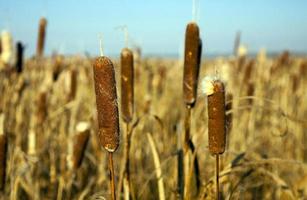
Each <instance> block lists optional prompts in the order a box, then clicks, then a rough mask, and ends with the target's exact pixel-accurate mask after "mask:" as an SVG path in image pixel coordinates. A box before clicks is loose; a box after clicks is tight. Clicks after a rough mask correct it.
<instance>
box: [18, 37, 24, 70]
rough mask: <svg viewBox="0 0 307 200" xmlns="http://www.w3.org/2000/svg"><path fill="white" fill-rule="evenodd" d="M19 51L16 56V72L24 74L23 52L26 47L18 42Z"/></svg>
mask: <svg viewBox="0 0 307 200" xmlns="http://www.w3.org/2000/svg"><path fill="white" fill-rule="evenodd" d="M16 47H17V48H16V49H17V55H16V71H17V72H18V73H21V72H22V67H23V50H24V46H23V44H22V43H21V42H17V45H16Z"/></svg>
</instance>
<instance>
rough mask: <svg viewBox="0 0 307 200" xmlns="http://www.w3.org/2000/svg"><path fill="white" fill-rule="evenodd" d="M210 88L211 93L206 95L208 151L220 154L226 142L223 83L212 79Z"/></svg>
mask: <svg viewBox="0 0 307 200" xmlns="http://www.w3.org/2000/svg"><path fill="white" fill-rule="evenodd" d="M212 88H213V90H212V91H213V92H212V94H209V95H208V131H209V134H208V135H209V151H210V152H211V153H213V154H222V153H224V151H225V144H226V123H225V119H226V118H225V91H224V84H223V83H222V82H221V81H219V80H214V81H213V82H212Z"/></svg>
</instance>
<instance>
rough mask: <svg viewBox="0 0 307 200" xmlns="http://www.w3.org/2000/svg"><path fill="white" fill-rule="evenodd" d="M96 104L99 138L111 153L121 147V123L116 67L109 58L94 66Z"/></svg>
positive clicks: (96, 62)
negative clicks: (119, 118) (119, 119)
mask: <svg viewBox="0 0 307 200" xmlns="http://www.w3.org/2000/svg"><path fill="white" fill-rule="evenodd" d="M93 71H94V82H95V93H96V104H97V113H98V128H99V130H98V137H99V141H100V144H101V145H102V146H103V147H104V148H105V149H106V150H107V151H109V152H114V151H116V149H117V147H118V145H119V121H118V106H117V94H116V82H115V72H114V66H113V63H112V62H111V60H110V59H109V58H107V57H104V56H102V57H99V58H97V59H96V61H95V63H94V65H93Z"/></svg>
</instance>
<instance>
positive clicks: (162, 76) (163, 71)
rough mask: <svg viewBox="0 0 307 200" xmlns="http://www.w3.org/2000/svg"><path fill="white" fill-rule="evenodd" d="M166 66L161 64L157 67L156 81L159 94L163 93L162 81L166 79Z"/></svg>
mask: <svg viewBox="0 0 307 200" xmlns="http://www.w3.org/2000/svg"><path fill="white" fill-rule="evenodd" d="M166 72H167V71H166V67H165V66H164V65H161V66H160V67H159V69H158V74H159V79H158V83H157V90H158V95H159V96H161V95H162V93H163V87H164V82H165V79H166Z"/></svg>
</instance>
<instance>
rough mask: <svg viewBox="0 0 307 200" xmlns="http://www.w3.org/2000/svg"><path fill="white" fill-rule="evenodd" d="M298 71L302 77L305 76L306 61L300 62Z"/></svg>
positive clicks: (306, 69) (306, 71) (306, 70)
mask: <svg viewBox="0 0 307 200" xmlns="http://www.w3.org/2000/svg"><path fill="white" fill-rule="evenodd" d="M299 73H300V75H301V76H303V77H305V76H306V75H307V61H302V62H301V64H300V69H299Z"/></svg>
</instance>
